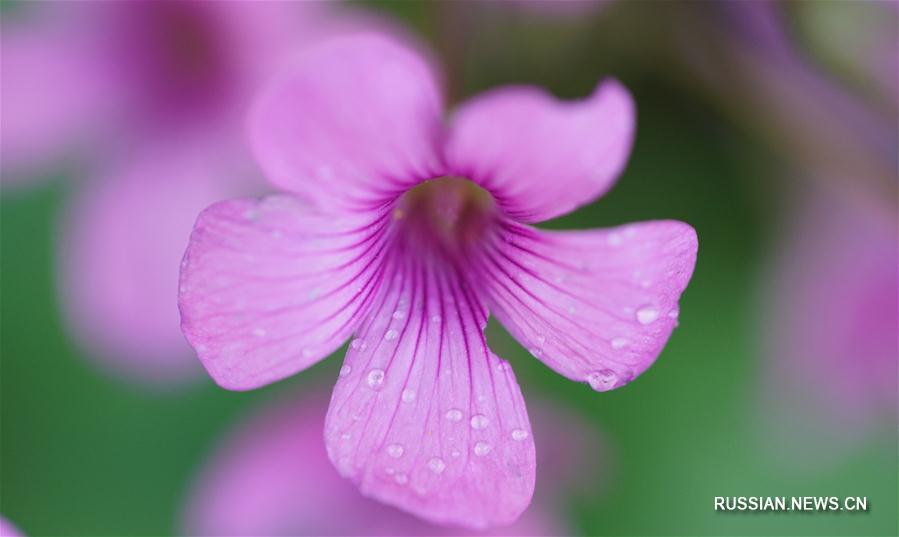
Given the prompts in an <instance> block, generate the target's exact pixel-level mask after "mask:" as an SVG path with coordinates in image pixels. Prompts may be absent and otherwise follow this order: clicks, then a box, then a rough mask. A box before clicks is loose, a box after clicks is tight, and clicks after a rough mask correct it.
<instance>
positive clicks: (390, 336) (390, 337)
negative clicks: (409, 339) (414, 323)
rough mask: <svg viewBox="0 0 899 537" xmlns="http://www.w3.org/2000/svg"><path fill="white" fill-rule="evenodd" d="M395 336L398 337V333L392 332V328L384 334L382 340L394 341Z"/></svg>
mask: <svg viewBox="0 0 899 537" xmlns="http://www.w3.org/2000/svg"><path fill="white" fill-rule="evenodd" d="M397 336H399V333H398V332H397V331H396V330H394V329H393V328H391V329H390V330H388V331H387V332H386V333H385V334H384V339H386V340H387V341H391V340H394V339H396V338H397Z"/></svg>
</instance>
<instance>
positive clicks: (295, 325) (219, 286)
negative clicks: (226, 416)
mask: <svg viewBox="0 0 899 537" xmlns="http://www.w3.org/2000/svg"><path fill="white" fill-rule="evenodd" d="M383 225H384V218H381V217H378V216H377V214H375V215H374V216H372V215H370V214H368V215H365V216H361V217H360V216H356V217H351V216H346V217H342V218H334V217H324V216H322V215H320V214H318V213H316V212H315V211H314V210H311V209H310V208H309V207H306V206H304V205H303V203H302V202H301V201H300V200H299V199H297V198H295V197H292V196H285V195H280V196H272V197H268V198H265V199H263V200H255V199H237V200H231V201H226V202H222V203H218V204H216V205H213V206H212V207H209V208H208V209H206V210H205V211H204V212H203V213H202V214H201V215H200V217H199V219H198V221H197V223H196V225H195V226H194V231H193V234H192V235H191V238H190V244H189V245H188V248H187V253H186V254H185V256H184V261H183V264H182V268H181V286H180V296H179V305H180V308H181V319H182V324H181V328H182V330H183V332H184V334H185V335H186V336H187V339H188V341H189V342H190V343H191V345H193V347H194V349H195V350H196V351H197V354H198V355H199V357H200V360H201V361H202V362H203V364H204V365H205V366H206V369H207V370H209V373H210V374H211V375H212V377H213V378H214V379H215V381H216V382H218V383H219V384H220V385H221V386H223V387H225V388H230V389H236V390H244V389H250V388H254V387H257V386H261V385H263V384H267V383H269V382H273V381H275V380H278V379H281V378H283V377H286V376H288V375H291V374H293V373H295V372H297V371H299V370H301V369H304V368H306V367H308V366H310V365H312V364H314V363H315V362H317V361H318V360H320V359H322V358H324V357H325V356H327V355H328V354H330V353H332V352H334V351H335V350H336V349H337V348H338V347H339V346H340V345H341V344H342V343H343V342H344V341H345V340H346V338H347V337H348V336H349V335H350V334H351V333H352V332H353V330H354V329H355V328H356V326H357V324H358V316H359V312H360V310H361V309H362V308H364V307H365V306H366V304H368V303H369V302H370V301H371V299H372V298H373V297H374V296H375V291H376V290H378V289H379V288H380V283H379V279H380V272H379V271H378V267H379V266H380V265H381V264H380V263H379V262H378V259H379V257H380V256H381V255H382V254H383V236H384V233H383V232H382V229H381V228H382V227H383Z"/></svg>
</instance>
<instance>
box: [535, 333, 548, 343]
mask: <svg viewBox="0 0 899 537" xmlns="http://www.w3.org/2000/svg"><path fill="white" fill-rule="evenodd" d="M537 343H539V344H541V345H543V344H544V343H546V336H544V335H543V334H540V335H539V336H537Z"/></svg>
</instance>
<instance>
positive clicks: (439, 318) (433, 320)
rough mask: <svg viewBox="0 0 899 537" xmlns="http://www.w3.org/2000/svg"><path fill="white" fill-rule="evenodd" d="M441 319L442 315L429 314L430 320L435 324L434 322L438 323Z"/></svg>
mask: <svg viewBox="0 0 899 537" xmlns="http://www.w3.org/2000/svg"><path fill="white" fill-rule="evenodd" d="M442 320H443V317H441V316H439V315H431V322H432V323H435V324H436V323H439V322H440V321H442Z"/></svg>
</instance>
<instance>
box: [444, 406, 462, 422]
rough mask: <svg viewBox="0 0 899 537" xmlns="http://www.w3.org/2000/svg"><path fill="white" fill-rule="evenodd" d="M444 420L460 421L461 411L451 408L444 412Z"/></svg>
mask: <svg viewBox="0 0 899 537" xmlns="http://www.w3.org/2000/svg"><path fill="white" fill-rule="evenodd" d="M445 416H446V419H448V420H450V421H462V411H461V410H459V409H458V408H451V409H449V410H447V411H446V414H445Z"/></svg>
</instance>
